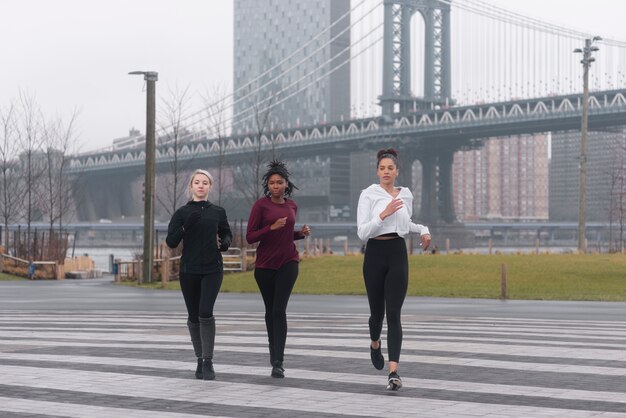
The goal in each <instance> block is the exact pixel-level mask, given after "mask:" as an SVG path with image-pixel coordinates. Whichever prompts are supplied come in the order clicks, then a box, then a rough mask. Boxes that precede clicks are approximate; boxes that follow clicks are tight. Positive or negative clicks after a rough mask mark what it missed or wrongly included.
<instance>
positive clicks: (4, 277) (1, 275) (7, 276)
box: [0, 272, 28, 281]
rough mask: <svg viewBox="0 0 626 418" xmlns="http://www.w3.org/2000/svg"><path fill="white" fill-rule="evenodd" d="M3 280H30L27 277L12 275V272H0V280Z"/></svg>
mask: <svg viewBox="0 0 626 418" xmlns="http://www.w3.org/2000/svg"><path fill="white" fill-rule="evenodd" d="M1 280H28V279H27V278H25V277H19V276H12V275H10V274H6V273H1V272H0V281H1Z"/></svg>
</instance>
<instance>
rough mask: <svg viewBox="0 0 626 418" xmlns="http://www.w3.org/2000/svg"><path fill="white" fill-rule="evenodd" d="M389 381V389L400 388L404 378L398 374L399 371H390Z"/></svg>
mask: <svg viewBox="0 0 626 418" xmlns="http://www.w3.org/2000/svg"><path fill="white" fill-rule="evenodd" d="M387 382H388V383H387V390H398V389H400V388H401V387H402V379H400V376H398V372H391V373H389V380H388V381H387Z"/></svg>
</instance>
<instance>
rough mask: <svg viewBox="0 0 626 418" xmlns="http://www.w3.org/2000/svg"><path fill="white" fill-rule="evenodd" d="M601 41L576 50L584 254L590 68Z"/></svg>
mask: <svg viewBox="0 0 626 418" xmlns="http://www.w3.org/2000/svg"><path fill="white" fill-rule="evenodd" d="M600 40H602V38H601V37H599V36H594V37H593V39H589V38H588V39H585V47H584V48H583V49H580V48H576V49H575V50H574V52H575V53H580V54H583V59H582V60H581V61H580V63H581V64H582V65H583V109H582V110H583V114H582V119H581V122H580V160H579V168H580V173H579V179H578V251H579V252H581V253H583V254H584V253H585V252H586V251H587V240H586V234H585V199H586V188H587V128H588V125H589V67H591V63H592V62H594V61H595V58H593V57H592V56H591V53H592V52H595V51H598V50H599V49H600V48H598V47H597V46H593V43H594V42H595V41H600Z"/></svg>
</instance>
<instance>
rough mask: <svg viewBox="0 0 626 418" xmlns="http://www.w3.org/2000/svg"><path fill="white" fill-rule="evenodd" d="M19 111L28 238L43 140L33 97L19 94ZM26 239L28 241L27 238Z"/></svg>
mask: <svg viewBox="0 0 626 418" xmlns="http://www.w3.org/2000/svg"><path fill="white" fill-rule="evenodd" d="M19 101H20V111H21V114H20V116H19V118H18V124H17V126H18V129H17V133H18V142H19V144H20V147H21V151H22V152H21V154H20V160H21V170H22V176H23V177H22V178H23V180H24V187H25V197H26V202H25V214H24V215H25V218H26V231H27V237H30V236H31V225H32V222H33V220H34V218H35V217H36V215H37V213H36V210H37V203H38V199H39V193H40V192H41V190H40V189H41V188H40V182H39V180H40V179H39V177H40V175H41V174H42V173H43V171H44V170H43V165H44V159H43V158H42V154H41V146H42V143H43V140H44V122H43V116H42V114H41V110H40V109H39V106H38V105H37V103H36V101H35V98H34V97H33V96H30V95H27V94H26V93H24V92H20V94H19ZM29 239H30V238H29ZM31 255H32V252H31V245H30V243H29V245H28V246H27V249H26V257H27V258H28V259H30V258H31Z"/></svg>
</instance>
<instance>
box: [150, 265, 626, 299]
mask: <svg viewBox="0 0 626 418" xmlns="http://www.w3.org/2000/svg"><path fill="white" fill-rule="evenodd" d="M502 264H506V266H507V271H508V294H509V298H510V299H545V300H596V301H626V255H621V254H613V255H604V254H590V255H577V254H563V255H561V254H543V255H445V256H444V255H437V256H431V255H428V256H411V257H409V290H408V294H409V295H411V296H434V297H459V298H492V299H496V298H499V297H500V282H501V265H502ZM362 265H363V256H361V255H358V256H357V255H355V256H346V257H343V256H326V257H318V258H310V259H305V260H303V261H302V262H301V263H300V274H299V276H298V281H297V283H296V286H295V289H294V293H303V294H335V295H363V294H365V288H364V285H363V276H362V272H361V268H362ZM152 287H160V283H155V284H153V285H152ZM168 288H169V289H178V288H179V287H178V282H174V283H168ZM222 291H223V292H258V288H257V286H256V282H255V281H254V276H253V274H252V272H246V273H234V274H227V275H226V276H225V277H224V283H223V285H222Z"/></svg>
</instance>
